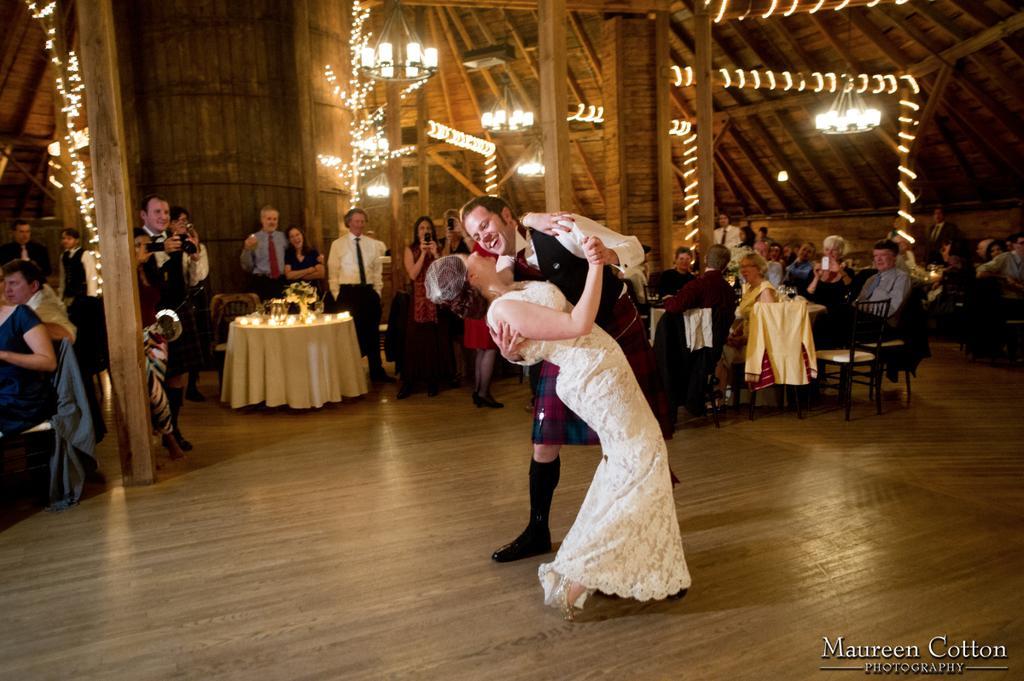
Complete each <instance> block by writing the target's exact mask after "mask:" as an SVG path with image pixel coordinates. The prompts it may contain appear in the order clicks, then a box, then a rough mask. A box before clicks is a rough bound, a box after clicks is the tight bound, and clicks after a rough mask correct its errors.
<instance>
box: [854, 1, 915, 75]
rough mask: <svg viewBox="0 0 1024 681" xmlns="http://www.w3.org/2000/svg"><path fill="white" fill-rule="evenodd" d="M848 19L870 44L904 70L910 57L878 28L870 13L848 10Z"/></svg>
mask: <svg viewBox="0 0 1024 681" xmlns="http://www.w3.org/2000/svg"><path fill="white" fill-rule="evenodd" d="M849 17H850V21H851V22H853V25H854V26H856V27H857V30H858V31H860V32H861V33H862V34H863V35H864V37H865V38H867V39H868V41H869V42H871V44H872V45H874V46H875V47H877V48H878V49H879V50H881V51H882V53H883V54H885V56H886V57H888V58H889V61H890V62H891V63H892V65H893V66H895V67H896V68H898V69H901V70H904V69H906V68H907V67H908V66H910V63H911V62H910V58H909V57H908V56H907V55H906V54H904V53H903V50H901V49H900V48H899V47H898V46H897V45H896V43H894V42H893V41H892V40H890V39H889V36H887V35H886V34H885V31H883V30H882V29H880V28H879V27H878V25H877V24H875V22H874V21H872V20H871V13H868V12H850V14H849Z"/></svg>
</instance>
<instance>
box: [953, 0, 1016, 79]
mask: <svg viewBox="0 0 1024 681" xmlns="http://www.w3.org/2000/svg"><path fill="white" fill-rule="evenodd" d="M953 4H954V5H956V6H957V7H959V8H960V9H961V10H962V11H963V13H964V15H965V16H966V17H967V18H968V19H971V20H973V21H974V22H976V23H977V24H979V25H980V26H981V27H982V29H986V28H988V27H990V26H995V25H996V24H998V23H999V22H1000V21H1002V19H1003V15H1001V14H997V13H995V12H993V11H992V10H991V9H989V8H988V7H987V6H985V5H984V4H982V3H980V2H978V0H953ZM1003 5H1004V6H1005V7H1006V10H1007V13H1008V14H1013V12H1015V11H1017V9H1019V6H1014V4H1012V3H1008V2H1003ZM1002 43H1003V46H1004V47H1006V49H1008V50H1009V51H1010V52H1011V53H1012V54H1013V56H1014V57H1016V58H1017V61H1019V62H1020V63H1021V64H1024V42H1021V40H1020V39H1019V38H1018V37H1017V36H1006V37H1005V38H1003V39H1002Z"/></svg>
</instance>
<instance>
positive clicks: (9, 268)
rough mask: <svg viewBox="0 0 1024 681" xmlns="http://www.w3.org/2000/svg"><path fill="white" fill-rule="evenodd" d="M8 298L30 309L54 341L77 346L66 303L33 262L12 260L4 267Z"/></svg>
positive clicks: (5, 287)
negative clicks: (66, 341) (64, 341)
mask: <svg viewBox="0 0 1024 681" xmlns="http://www.w3.org/2000/svg"><path fill="white" fill-rule="evenodd" d="M3 275H4V297H5V298H7V303H8V304H9V305H28V306H29V307H30V308H32V311H33V312H35V313H36V316H37V317H39V319H40V321H41V322H42V323H43V326H44V327H45V328H46V332H47V334H49V336H50V339H51V340H54V341H59V340H61V339H64V338H67V339H68V340H69V341H71V342H72V343H74V342H75V333H76V331H77V329H75V325H74V324H72V323H71V320H70V319H68V315H67V312H66V311H65V310H64V303H62V302H61V300H60V298H58V297H57V294H56V293H54V292H53V289H52V288H50V285H49V284H47V283H46V280H45V279H44V278H43V272H42V270H40V269H39V266H38V265H36V264H35V263H34V262H32V261H31V260H11V261H10V262H9V263H7V264H6V265H4V266H3Z"/></svg>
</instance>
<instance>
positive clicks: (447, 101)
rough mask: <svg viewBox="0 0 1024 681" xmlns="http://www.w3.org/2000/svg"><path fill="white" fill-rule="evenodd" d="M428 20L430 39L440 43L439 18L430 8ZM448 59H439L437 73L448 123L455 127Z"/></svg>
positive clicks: (436, 43) (456, 125)
mask: <svg viewBox="0 0 1024 681" xmlns="http://www.w3.org/2000/svg"><path fill="white" fill-rule="evenodd" d="M427 22H428V25H429V26H430V39H431V40H432V41H433V42H434V44H435V45H440V44H441V43H440V41H439V40H438V39H437V20H436V18H435V17H434V13H433V12H431V11H429V10H428V11H427ZM447 61H448V60H447V59H439V60H438V63H437V75H438V78H439V79H440V81H441V95H442V97H443V98H444V110H445V113H447V114H448V125H450V126H452V127H453V128H457V127H458V124H457V123H458V122H457V121H456V120H455V113H454V111H453V110H452V98H451V95H450V93H449V92H448V78H447V74H446V73H445V71H447V69H446V68H445V63H446V62H447Z"/></svg>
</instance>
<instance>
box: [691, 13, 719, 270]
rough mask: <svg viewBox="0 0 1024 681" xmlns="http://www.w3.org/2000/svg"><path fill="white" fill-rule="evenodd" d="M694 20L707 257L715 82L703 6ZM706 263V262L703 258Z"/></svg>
mask: <svg viewBox="0 0 1024 681" xmlns="http://www.w3.org/2000/svg"><path fill="white" fill-rule="evenodd" d="M696 10H697V11H696V14H695V16H694V19H693V23H694V27H693V33H694V43H695V50H694V51H695V52H696V55H695V57H696V61H697V63H696V64H694V76H695V77H696V79H697V180H698V181H699V182H700V184H699V185H698V186H697V196H698V198H699V200H700V202H699V203H698V204H697V213H698V214H699V215H700V220H698V221H697V224H698V225H699V226H700V252H701V255H702V256H706V255H707V252H708V250H709V249H710V248H711V245H712V244H713V243H714V240H715V166H714V163H715V158H714V148H715V139H714V137H715V136H714V129H713V124H714V110H713V106H712V100H711V93H712V88H714V81H713V80H712V78H711V15H710V14H709V13H708V11H707V9H706V8H705V7H704V3H702V2H697V3H696ZM701 262H702V263H706V262H707V260H706V258H704V257H702V258H701Z"/></svg>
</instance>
